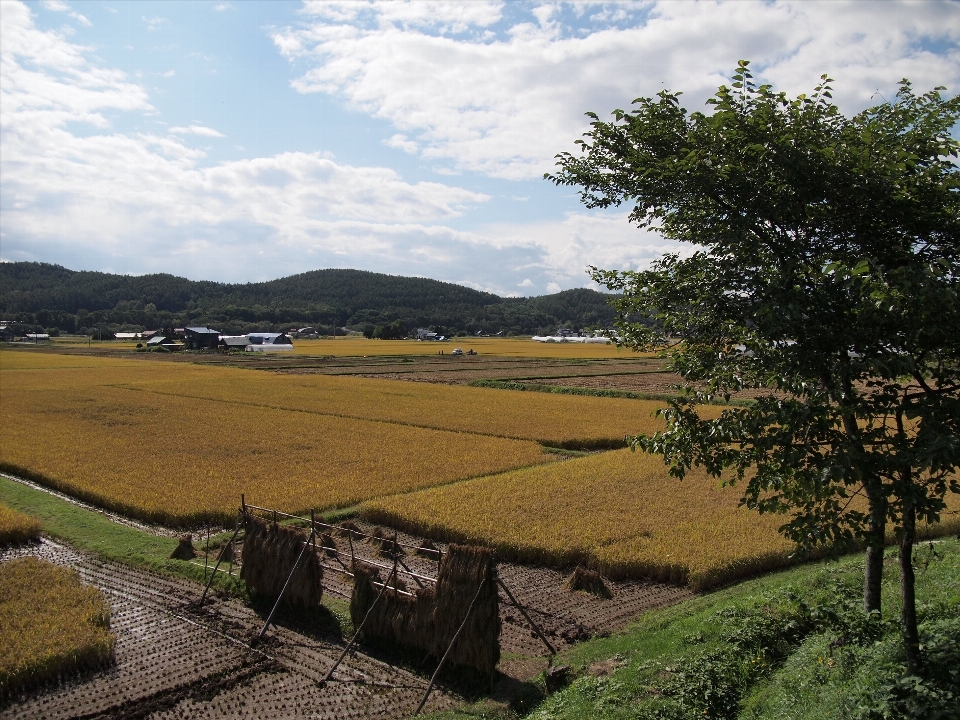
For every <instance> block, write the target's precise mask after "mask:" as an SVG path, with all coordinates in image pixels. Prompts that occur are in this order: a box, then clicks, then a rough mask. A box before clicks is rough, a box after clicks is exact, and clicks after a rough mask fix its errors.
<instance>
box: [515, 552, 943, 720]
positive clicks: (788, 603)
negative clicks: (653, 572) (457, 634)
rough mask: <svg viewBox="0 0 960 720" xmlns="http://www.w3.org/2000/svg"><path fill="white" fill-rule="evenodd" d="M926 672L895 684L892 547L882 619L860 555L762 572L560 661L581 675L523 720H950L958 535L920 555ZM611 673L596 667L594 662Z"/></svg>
mask: <svg viewBox="0 0 960 720" xmlns="http://www.w3.org/2000/svg"><path fill="white" fill-rule="evenodd" d="M916 555H917V573H918V577H917V592H918V612H919V615H920V629H921V642H923V643H924V646H925V653H926V658H927V676H926V677H925V678H923V679H919V678H912V679H909V680H902V679H901V678H903V676H904V674H905V665H904V660H903V657H902V652H901V650H900V642H899V634H898V628H897V625H896V623H895V622H893V621H892V619H893V618H896V617H897V616H898V613H899V601H898V592H899V585H898V579H897V574H896V567H895V565H894V564H893V563H892V562H889V560H892V554H891V557H890V558H889V559H888V564H887V567H886V568H885V573H884V597H883V602H884V619H883V620H876V619H874V620H870V619H868V618H867V617H866V616H865V615H864V614H863V612H862V611H861V609H860V608H861V592H862V590H861V588H862V583H863V570H862V562H863V558H862V555H860V554H857V555H853V556H847V557H845V558H842V559H840V560H839V561H827V562H820V563H815V564H810V565H806V566H802V567H798V568H793V569H791V570H787V571H783V572H779V573H775V574H771V575H767V576H765V577H762V578H758V579H755V580H751V581H748V582H744V583H741V584H739V585H737V586H734V587H730V588H727V589H724V590H721V591H719V592H716V593H712V594H710V595H706V596H702V597H699V598H696V599H694V600H691V601H689V602H685V603H683V604H681V605H676V606H673V607H671V608H667V609H664V610H661V611H657V612H653V613H649V614H647V615H645V616H643V617H642V618H641V619H640V621H639V622H638V623H637V624H635V625H633V626H632V627H630V628H629V629H628V630H627V631H625V632H623V633H620V634H617V635H614V636H612V637H609V638H604V639H599V640H595V641H591V642H588V643H584V644H582V645H579V646H577V647H575V648H573V649H571V650H569V651H567V652H566V653H564V654H563V655H562V657H560V658H558V659H557V662H559V663H565V664H569V665H571V666H572V667H573V668H574V671H575V673H576V674H577V676H578V677H577V679H576V680H575V681H574V682H573V683H572V684H571V685H570V687H568V688H566V689H565V690H563V691H561V692H559V693H556V694H554V695H552V696H550V697H548V698H547V699H546V700H545V701H544V702H543V703H542V705H541V706H540V707H539V708H538V709H537V710H536V711H535V712H534V713H532V714H531V715H530V718H536V719H537V720H546V719H548V718H565V719H574V718H594V717H604V718H611V719H616V718H657V719H658V720H668V719H669V720H674V719H676V720H680V718H690V717H698V718H718V719H719V718H735V717H739V718H743V719H744V720H746V719H749V720H760V719H768V720H772V719H774V718H776V719H778V720H779V719H780V718H783V719H784V720H786V719H787V718H790V719H791V720H793V719H795V718H798V719H806V718H809V719H810V720H813V718H818V719H819V718H829V717H834V718H860V719H862V720H874V719H878V720H879V719H880V718H888V717H889V718H897V717H914V716H915V717H921V716H922V717H925V718H943V719H944V720H949V719H951V718H957V717H960V644H958V643H957V642H956V638H957V637H960V542H958V541H957V540H953V539H951V540H945V541H940V542H938V543H936V544H933V545H931V544H929V543H924V544H922V545H921V546H919V547H918V549H917V552H916ZM600 661H607V663H606V664H607V665H608V667H610V666H613V667H616V669H615V670H614V671H613V672H612V673H611V674H609V675H605V676H596V674H595V673H592V672H591V665H593V666H594V667H596V665H595V664H596V663H599V662H600Z"/></svg>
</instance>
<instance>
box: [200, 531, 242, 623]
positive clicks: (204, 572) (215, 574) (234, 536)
mask: <svg viewBox="0 0 960 720" xmlns="http://www.w3.org/2000/svg"><path fill="white" fill-rule="evenodd" d="M239 532H240V523H239V522H237V529H236V530H234V531H233V537H232V538H230V544H233V541H234V540H236V538H237V535H238V534H239ZM231 552H232V551H231ZM220 555H221V556H220V557H218V558H217V564H216V565H214V566H213V572H212V573H211V574H210V580H208V581H207V586H206V587H205V588H204V589H203V595H201V596H200V602H199V603H197V604H198V605H203V601H204V600H205V599H206V597H207V592H208V591H209V590H210V586H211V585H213V579H214V578H215V577H216V576H217V568H218V567H220V563H221V561H222V558H223V553H221V554H220ZM203 574H204V576H206V574H207V568H206V565H204V568H203Z"/></svg>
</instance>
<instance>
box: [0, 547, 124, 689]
mask: <svg viewBox="0 0 960 720" xmlns="http://www.w3.org/2000/svg"><path fill="white" fill-rule="evenodd" d="M0 638H2V639H3V642H0V697H4V696H9V695H10V694H11V693H13V692H16V691H17V690H18V689H20V688H22V687H24V686H27V685H32V684H35V683H39V682H43V681H45V680H52V679H55V678H57V677H59V676H62V675H64V674H67V673H71V672H75V671H77V670H81V669H84V668H88V667H96V666H98V665H102V664H103V663H105V662H108V661H109V660H110V659H111V658H112V657H113V649H114V644H115V641H116V640H115V637H114V635H113V633H111V632H110V606H109V604H107V602H106V600H104V598H103V596H102V595H101V594H100V592H99V591H98V590H97V589H96V588H92V587H89V586H86V585H82V584H81V583H80V577H79V575H77V572H76V570H72V569H70V568H64V567H57V566H55V565H51V564H50V563H47V562H44V561H42V560H38V559H37V558H33V557H27V558H21V559H19V560H11V561H10V562H6V563H3V564H2V565H0Z"/></svg>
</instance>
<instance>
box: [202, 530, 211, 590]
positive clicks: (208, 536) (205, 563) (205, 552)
mask: <svg viewBox="0 0 960 720" xmlns="http://www.w3.org/2000/svg"><path fill="white" fill-rule="evenodd" d="M209 557H210V519H209V518H207V546H206V549H205V550H204V551H203V579H204V580H206V579H207V560H208V559H209Z"/></svg>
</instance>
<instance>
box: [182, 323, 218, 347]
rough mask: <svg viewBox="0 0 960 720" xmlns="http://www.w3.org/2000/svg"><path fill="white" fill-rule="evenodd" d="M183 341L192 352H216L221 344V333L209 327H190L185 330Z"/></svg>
mask: <svg viewBox="0 0 960 720" xmlns="http://www.w3.org/2000/svg"><path fill="white" fill-rule="evenodd" d="M183 340H184V343H185V344H186V346H187V348H188V349H190V350H205V349H209V350H216V349H217V346H218V345H219V344H220V331H219V330H211V329H210V328H208V327H188V328H184V329H183Z"/></svg>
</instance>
